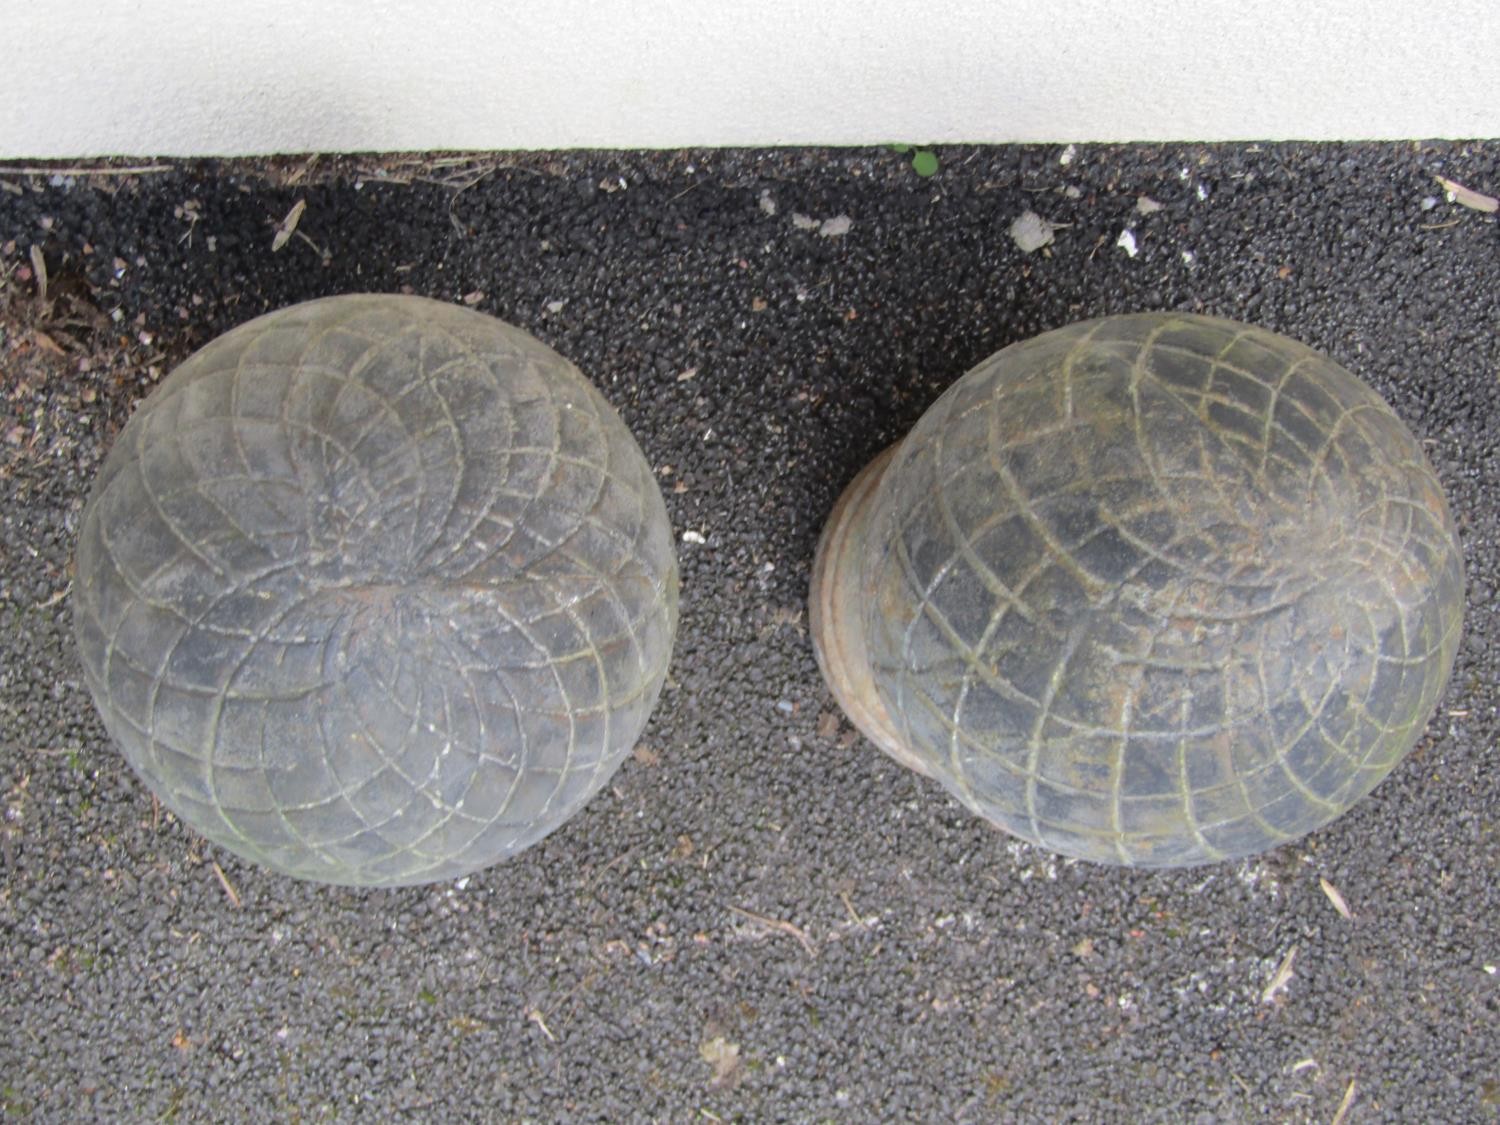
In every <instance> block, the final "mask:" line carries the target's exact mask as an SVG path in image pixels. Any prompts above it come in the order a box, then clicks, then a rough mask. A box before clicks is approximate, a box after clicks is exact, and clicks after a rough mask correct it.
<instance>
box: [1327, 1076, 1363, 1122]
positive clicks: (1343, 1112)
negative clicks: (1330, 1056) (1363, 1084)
mask: <svg viewBox="0 0 1500 1125" xmlns="http://www.w3.org/2000/svg"><path fill="white" fill-rule="evenodd" d="M1358 1088H1359V1087H1358V1085H1357V1084H1356V1083H1355V1081H1354V1079H1352V1078H1351V1079H1349V1088H1348V1089H1347V1090H1345V1091H1344V1100H1343V1101H1341V1102H1339V1108H1338V1110H1337V1111H1336V1112H1335V1113H1334V1115H1333V1120H1332V1121H1331V1122H1330V1123H1329V1125H1344V1118H1346V1117H1348V1116H1349V1107H1350V1106H1352V1105H1353V1104H1354V1094H1355V1091H1356V1090H1358Z"/></svg>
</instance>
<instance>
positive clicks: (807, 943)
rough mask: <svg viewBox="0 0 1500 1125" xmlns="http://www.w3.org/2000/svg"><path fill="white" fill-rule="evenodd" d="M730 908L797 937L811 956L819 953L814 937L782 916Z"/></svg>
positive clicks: (766, 925) (744, 916) (772, 928)
mask: <svg viewBox="0 0 1500 1125" xmlns="http://www.w3.org/2000/svg"><path fill="white" fill-rule="evenodd" d="M729 909H730V910H732V911H734V912H735V913H736V914H738V915H739V916H740V917H742V918H748V919H750V921H752V922H756V923H758V924H760V925H762V926H765V927H766V928H767V929H771V930H776V931H777V932H779V933H783V934H786V935H787V936H788V937H791V938H796V939H797V941H798V942H799V943H800V944H801V946H802V948H803V949H805V950H807V955H808V956H809V957H816V956H817V955H818V948H817V946H815V945H813V943H812V939H811V938H810V937H808V936H807V934H806V933H804V932H803V931H802V930H801V929H800V928H799V927H797V926H795V925H793V924H792V923H791V922H786V921H783V920H782V919H780V918H767V917H766V916H765V915H764V914H756V913H755V912H754V911H751V910H745V909H743V908H742V907H738V906H731V907H730V908H729Z"/></svg>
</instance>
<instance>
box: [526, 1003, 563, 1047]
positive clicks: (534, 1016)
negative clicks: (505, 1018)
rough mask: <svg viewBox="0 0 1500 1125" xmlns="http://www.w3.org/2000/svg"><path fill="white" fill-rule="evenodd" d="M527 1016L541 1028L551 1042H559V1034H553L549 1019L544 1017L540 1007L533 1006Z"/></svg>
mask: <svg viewBox="0 0 1500 1125" xmlns="http://www.w3.org/2000/svg"><path fill="white" fill-rule="evenodd" d="M526 1018H527V1019H529V1020H530V1021H531V1022H532V1023H534V1024H536V1025H537V1027H539V1028H541V1029H542V1034H543V1035H545V1036H546V1037H547V1039H548V1040H549V1041H550V1042H552V1043H556V1042H557V1036H555V1035H553V1034H552V1032H551V1030H550V1029H549V1028H548V1027H547V1021H546V1020H544V1019H542V1010H541V1009H540V1008H532V1009H531V1010H529V1011H528V1012H527V1013H526Z"/></svg>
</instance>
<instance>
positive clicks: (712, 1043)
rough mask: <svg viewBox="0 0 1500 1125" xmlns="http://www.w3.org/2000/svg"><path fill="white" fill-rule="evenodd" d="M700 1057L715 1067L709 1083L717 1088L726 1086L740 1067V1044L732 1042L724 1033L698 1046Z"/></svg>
mask: <svg viewBox="0 0 1500 1125" xmlns="http://www.w3.org/2000/svg"><path fill="white" fill-rule="evenodd" d="M698 1057H699V1058H701V1059H702V1060H703V1061H704V1062H706V1063H707V1064H708V1065H709V1066H711V1067H713V1071H714V1076H713V1078H712V1079H710V1081H709V1085H711V1086H713V1087H714V1088H715V1089H718V1088H719V1087H722V1086H726V1085H728V1084H729V1082H730V1081H731V1080H732V1079H733V1078H734V1075H735V1071H737V1070H739V1068H740V1045H739V1044H738V1043H731V1042H729V1040H727V1039H725V1038H724V1037H723V1036H722V1035H716V1036H714V1038H712V1039H710V1040H708V1041H707V1042H705V1043H701V1044H699V1046H698Z"/></svg>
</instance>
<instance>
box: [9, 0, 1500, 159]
mask: <svg viewBox="0 0 1500 1125" xmlns="http://www.w3.org/2000/svg"><path fill="white" fill-rule="evenodd" d="M0 45H3V52H4V53H3V57H4V58H5V59H6V66H5V71H6V72H7V73H5V74H4V78H3V81H0V155H4V156H6V157H8V158H18V157H81V156H90V155H103V154H134V155H162V156H167V155H232V154H255V153H271V152H304V151H314V150H317V151H341V150H343V151H347V150H398V149H511V148H565V147H594V146H599V147H617V148H633V147H675V146H697V145H771V144H860V143H871V142H880V141H889V140H908V141H917V142H941V141H961V140H967V141H992V142H1002V141H1091V140H1236V139H1283V138H1298V139H1354V138H1406V137H1412V138H1416V137H1423V138H1426V137H1450V138H1451V137H1464V138H1468V137H1497V136H1500V2H1497V0H1443V2H1442V3H1431V2H1427V3H1423V2H1413V0H989V2H985V0H925V2H924V0H912V2H901V0H863V2H861V0H635V2H630V0H532V2H531V3H527V4H518V3H512V2H507V0H260V2H255V0H217V2H215V0H0Z"/></svg>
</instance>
